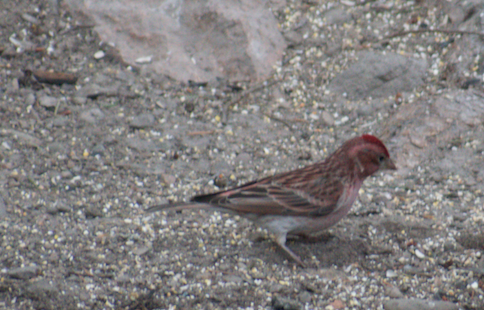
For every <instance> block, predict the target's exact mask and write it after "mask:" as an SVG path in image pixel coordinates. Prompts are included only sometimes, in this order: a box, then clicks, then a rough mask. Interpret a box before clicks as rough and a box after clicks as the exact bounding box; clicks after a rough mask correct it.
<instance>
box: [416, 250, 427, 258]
mask: <svg viewBox="0 0 484 310" xmlns="http://www.w3.org/2000/svg"><path fill="white" fill-rule="evenodd" d="M415 256H417V257H418V258H420V259H424V258H425V254H424V253H422V252H420V250H418V249H417V250H415Z"/></svg>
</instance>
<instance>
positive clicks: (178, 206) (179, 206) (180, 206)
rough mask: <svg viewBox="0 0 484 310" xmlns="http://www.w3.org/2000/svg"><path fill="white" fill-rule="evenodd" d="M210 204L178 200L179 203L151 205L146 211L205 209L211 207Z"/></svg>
mask: <svg viewBox="0 0 484 310" xmlns="http://www.w3.org/2000/svg"><path fill="white" fill-rule="evenodd" d="M209 207H210V205H209V204H207V203H197V202H177V203H167V204H163V205H156V206H151V207H149V208H148V209H146V210H145V212H156V211H163V210H173V211H180V210H188V209H203V208H209Z"/></svg>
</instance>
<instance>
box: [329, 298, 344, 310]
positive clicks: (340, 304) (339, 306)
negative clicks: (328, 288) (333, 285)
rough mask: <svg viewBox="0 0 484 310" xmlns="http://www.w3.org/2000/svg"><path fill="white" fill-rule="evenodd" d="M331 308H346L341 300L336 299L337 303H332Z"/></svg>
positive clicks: (336, 309)
mask: <svg viewBox="0 0 484 310" xmlns="http://www.w3.org/2000/svg"><path fill="white" fill-rule="evenodd" d="M331 306H333V309H335V310H338V309H344V308H345V304H344V303H343V302H342V301H341V300H339V299H336V300H335V301H333V302H332V303H331Z"/></svg>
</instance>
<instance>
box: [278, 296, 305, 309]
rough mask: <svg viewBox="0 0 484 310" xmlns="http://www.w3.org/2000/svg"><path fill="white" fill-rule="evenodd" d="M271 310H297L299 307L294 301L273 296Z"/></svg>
mask: <svg viewBox="0 0 484 310" xmlns="http://www.w3.org/2000/svg"><path fill="white" fill-rule="evenodd" d="M272 309H274V310H299V309H301V306H300V305H299V303H298V302H297V301H295V300H292V299H289V298H284V297H280V296H275V297H274V298H272Z"/></svg>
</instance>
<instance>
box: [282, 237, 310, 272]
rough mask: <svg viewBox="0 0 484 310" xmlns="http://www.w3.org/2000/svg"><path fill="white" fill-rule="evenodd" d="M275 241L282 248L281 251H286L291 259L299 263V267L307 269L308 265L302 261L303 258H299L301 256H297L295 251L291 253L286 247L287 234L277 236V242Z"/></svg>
mask: <svg viewBox="0 0 484 310" xmlns="http://www.w3.org/2000/svg"><path fill="white" fill-rule="evenodd" d="M275 241H276V243H277V244H278V245H279V246H280V247H281V249H283V250H284V252H286V253H287V254H289V256H291V258H292V259H293V260H294V261H295V262H296V263H298V265H299V266H301V267H303V268H305V267H306V264H304V263H303V261H302V260H301V258H299V256H297V255H296V254H295V253H294V252H293V251H291V249H289V248H288V247H287V246H286V234H280V235H276V240H275Z"/></svg>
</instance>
